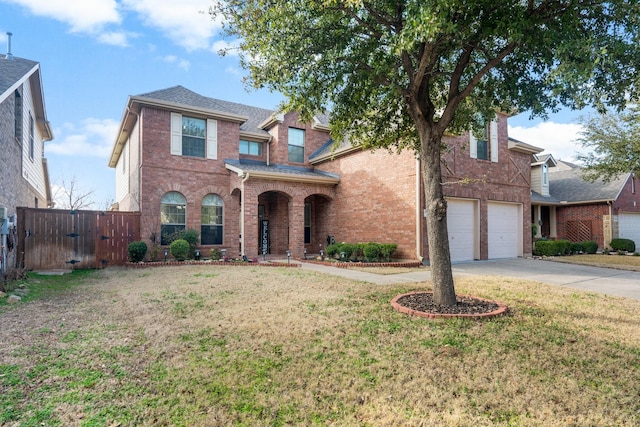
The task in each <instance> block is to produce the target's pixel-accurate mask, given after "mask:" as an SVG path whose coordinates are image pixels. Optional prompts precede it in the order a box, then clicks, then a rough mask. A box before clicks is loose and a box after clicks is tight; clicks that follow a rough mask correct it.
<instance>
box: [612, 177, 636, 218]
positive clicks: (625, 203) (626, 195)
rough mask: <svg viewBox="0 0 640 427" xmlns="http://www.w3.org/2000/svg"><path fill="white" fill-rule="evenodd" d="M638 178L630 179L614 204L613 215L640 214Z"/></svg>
mask: <svg viewBox="0 0 640 427" xmlns="http://www.w3.org/2000/svg"><path fill="white" fill-rule="evenodd" d="M638 181H639V180H638V179H637V178H636V177H633V176H632V177H629V179H628V180H627V182H626V183H625V184H624V186H623V187H622V190H621V191H620V194H619V195H618V198H617V199H616V200H615V201H614V202H613V214H614V215H617V214H618V213H620V212H640V188H638V184H640V182H638Z"/></svg>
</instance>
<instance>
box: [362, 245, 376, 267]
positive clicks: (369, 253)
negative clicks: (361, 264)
mask: <svg viewBox="0 0 640 427" xmlns="http://www.w3.org/2000/svg"><path fill="white" fill-rule="evenodd" d="M362 253H363V255H364V259H365V261H367V262H375V261H378V259H379V258H380V244H378V243H373V242H370V243H367V244H365V245H364V247H363V248H362Z"/></svg>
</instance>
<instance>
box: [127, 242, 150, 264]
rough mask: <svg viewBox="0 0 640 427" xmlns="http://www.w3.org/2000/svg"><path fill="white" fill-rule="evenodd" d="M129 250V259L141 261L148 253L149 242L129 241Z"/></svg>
mask: <svg viewBox="0 0 640 427" xmlns="http://www.w3.org/2000/svg"><path fill="white" fill-rule="evenodd" d="M127 250H128V252H129V261H131V262H140V261H142V260H143V259H144V256H145V255H146V254H147V244H146V243H145V242H143V241H141V240H138V241H136V242H131V243H129V246H128V247H127Z"/></svg>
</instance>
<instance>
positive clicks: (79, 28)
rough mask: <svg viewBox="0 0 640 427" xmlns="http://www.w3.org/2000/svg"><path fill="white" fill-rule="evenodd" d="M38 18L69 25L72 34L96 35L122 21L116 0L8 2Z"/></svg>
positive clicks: (13, 0)
mask: <svg viewBox="0 0 640 427" xmlns="http://www.w3.org/2000/svg"><path fill="white" fill-rule="evenodd" d="M7 1H8V2H9V3H14V4H17V5H20V6H23V7H25V8H27V9H28V10H29V11H30V12H31V13H33V14H34V15H38V16H45V17H48V18H53V19H56V20H58V21H61V22H65V23H67V24H68V25H69V26H70V27H71V31H72V32H80V33H89V34H96V33H100V32H101V30H102V28H103V27H104V26H106V25H108V24H119V23H120V21H121V17H120V13H119V12H118V4H117V2H116V0H82V1H69V0H7Z"/></svg>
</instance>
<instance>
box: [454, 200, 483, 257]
mask: <svg viewBox="0 0 640 427" xmlns="http://www.w3.org/2000/svg"><path fill="white" fill-rule="evenodd" d="M476 216H477V209H476V202H475V201H473V200H457V199H449V200H447V232H448V233H449V250H450V252H451V261H452V262H459V261H472V260H473V259H474V258H475V252H476V251H475V242H476V235H477V232H476V224H477V221H476Z"/></svg>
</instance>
